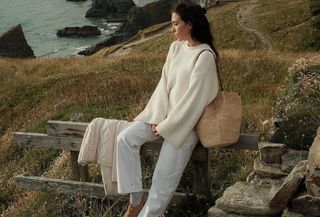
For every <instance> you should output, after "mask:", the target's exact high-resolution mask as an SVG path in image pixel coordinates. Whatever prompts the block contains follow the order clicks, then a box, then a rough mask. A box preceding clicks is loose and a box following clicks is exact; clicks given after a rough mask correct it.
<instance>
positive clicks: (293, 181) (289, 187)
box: [269, 161, 307, 209]
mask: <svg viewBox="0 0 320 217" xmlns="http://www.w3.org/2000/svg"><path fill="white" fill-rule="evenodd" d="M306 173H307V161H300V162H299V163H298V164H297V165H296V166H295V167H294V168H293V170H292V171H291V173H290V174H289V175H288V176H287V178H286V179H285V180H284V182H283V184H282V185H281V187H280V188H279V190H278V191H277V193H276V194H275V195H274V196H273V197H272V199H271V200H270V202H269V206H270V207H271V208H273V209H285V208H286V206H287V205H288V204H289V202H290V200H291V199H292V198H293V197H294V195H295V193H296V192H297V190H298V188H299V186H300V184H301V182H302V181H303V180H304V178H305V176H306Z"/></svg>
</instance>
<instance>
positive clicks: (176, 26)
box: [171, 12, 192, 41]
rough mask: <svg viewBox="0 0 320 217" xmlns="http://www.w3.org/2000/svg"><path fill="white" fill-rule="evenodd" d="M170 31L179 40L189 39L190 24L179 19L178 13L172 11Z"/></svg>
mask: <svg viewBox="0 0 320 217" xmlns="http://www.w3.org/2000/svg"><path fill="white" fill-rule="evenodd" d="M171 24H172V26H171V32H172V33H173V34H174V36H175V37H176V38H177V39H178V40H180V41H182V40H183V41H186V40H190V38H191V29H192V26H191V24H190V23H186V22H184V21H183V20H181V18H180V16H179V14H177V13H175V12H173V13H172V15H171Z"/></svg>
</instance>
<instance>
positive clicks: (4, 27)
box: [0, 0, 121, 58]
mask: <svg viewBox="0 0 320 217" xmlns="http://www.w3.org/2000/svg"><path fill="white" fill-rule="evenodd" d="M91 3H92V1H91V0H87V1H85V2H69V1H66V0H0V35H1V34H3V33H4V32H6V31H8V30H9V29H10V28H11V27H13V26H16V25H18V24H21V26H22V29H23V32H24V34H25V37H26V39H27V42H28V44H29V45H30V47H31V48H32V50H33V51H34V54H35V56H36V57H44V58H45V57H65V56H75V55H77V53H78V52H79V51H81V50H83V49H84V48H86V47H88V46H90V45H92V44H95V43H97V42H100V41H102V40H104V39H106V38H108V37H110V35H111V34H112V33H114V32H115V31H116V30H117V29H118V28H119V26H120V25H121V23H108V22H106V20H105V19H103V18H85V14H86V11H87V10H88V9H89V8H90V6H91ZM84 25H94V26H98V28H99V29H100V31H101V35H99V36H92V37H88V38H80V37H73V38H60V37H58V36H57V35H56V32H57V30H59V29H63V28H65V27H67V26H69V27H73V26H79V27H81V26H84Z"/></svg>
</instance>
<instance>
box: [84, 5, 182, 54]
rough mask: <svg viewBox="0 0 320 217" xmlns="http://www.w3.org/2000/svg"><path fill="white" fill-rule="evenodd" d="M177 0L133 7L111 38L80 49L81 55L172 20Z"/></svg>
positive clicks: (91, 52) (94, 51)
mask: <svg viewBox="0 0 320 217" xmlns="http://www.w3.org/2000/svg"><path fill="white" fill-rule="evenodd" d="M174 3H176V0H170V1H167V0H160V1H157V2H153V3H150V4H148V5H146V6H145V7H141V8H140V7H133V8H132V9H131V10H130V12H129V15H128V20H127V22H126V23H125V24H124V25H122V27H121V28H120V29H119V30H118V31H116V32H115V33H114V34H113V35H112V37H111V38H108V39H105V40H103V41H101V42H98V43H97V44H95V45H92V46H90V47H88V48H86V49H85V50H83V51H80V52H79V53H78V54H79V55H86V56H87V55H92V54H94V53H96V52H97V51H99V50H100V49H102V48H104V47H108V46H112V45H115V44H118V43H121V42H123V41H126V40H128V39H129V38H131V37H132V36H134V35H135V34H137V33H138V31H139V30H141V29H145V28H147V27H149V26H152V25H155V24H158V23H163V22H166V21H169V20H170V16H171V15H170V9H171V7H172V4H174Z"/></svg>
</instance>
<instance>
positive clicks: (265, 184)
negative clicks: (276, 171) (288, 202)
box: [216, 178, 282, 216]
mask: <svg viewBox="0 0 320 217" xmlns="http://www.w3.org/2000/svg"><path fill="white" fill-rule="evenodd" d="M281 184H282V180H278V179H260V178H257V179H255V180H253V181H251V182H237V183H236V184H235V185H233V186H230V187H229V188H227V189H226V190H225V192H224V193H223V196H222V197H221V198H219V199H218V200H217V201H216V207H217V208H219V209H222V210H223V211H225V212H228V213H236V214H238V215H250V216H276V215H277V214H279V213H280V212H281V210H280V209H271V208H270V207H269V206H268V204H269V201H270V199H271V198H272V197H273V195H274V194H275V193H276V192H277V190H278V189H279V187H280V186H281Z"/></svg>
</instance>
